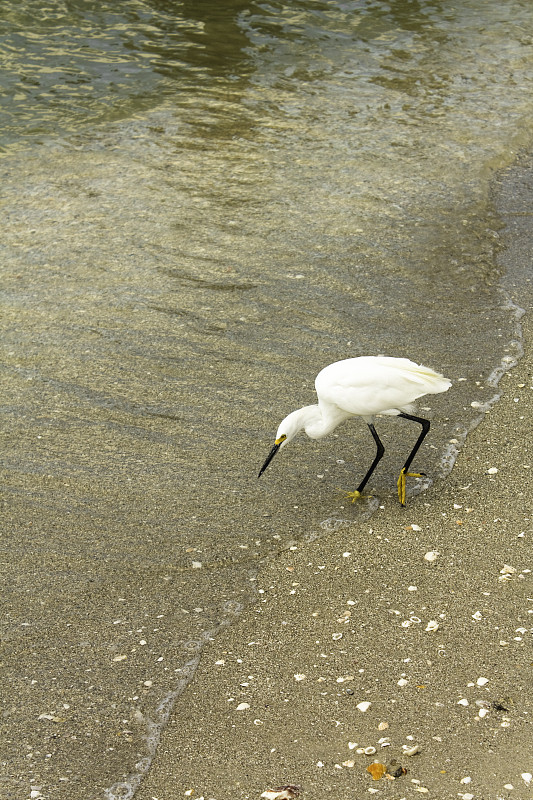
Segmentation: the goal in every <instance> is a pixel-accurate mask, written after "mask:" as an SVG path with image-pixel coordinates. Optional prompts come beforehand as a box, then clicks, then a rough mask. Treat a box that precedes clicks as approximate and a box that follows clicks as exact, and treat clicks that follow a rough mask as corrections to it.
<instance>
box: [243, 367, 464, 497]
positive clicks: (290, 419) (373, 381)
mask: <svg viewBox="0 0 533 800" xmlns="http://www.w3.org/2000/svg"><path fill="white" fill-rule="evenodd" d="M451 385H452V384H451V381H449V380H448V379H447V378H444V377H443V376H442V375H441V374H440V373H438V372H434V370H432V369H430V368H429V367H423V366H421V365H420V364H415V363H414V361H409V359H407V358H387V357H386V356H362V357H360V358H346V359H344V360H343V361H335V362H334V363H333V364H330V365H329V366H327V367H325V368H324V369H323V370H322V371H321V372H319V373H318V375H317V376H316V379H315V388H316V393H317V396H318V404H317V405H312V406H304V407H303V408H299V409H297V410H296V411H293V412H292V413H291V414H289V415H288V416H287V417H285V419H284V420H283V422H282V423H281V424H280V426H279V428H278V432H277V434H276V440H275V442H274V446H273V448H272V450H271V451H270V453H269V454H268V457H267V459H266V461H265V463H264V464H263V466H262V467H261V469H260V471H259V475H258V477H261V475H262V474H263V472H264V471H265V469H266V468H267V467H268V465H269V464H270V462H271V461H272V459H273V458H274V456H275V455H276V453H277V452H278V450H280V449H281V448H282V447H285V445H286V444H287V443H288V442H290V441H291V439H294V437H295V436H296V434H297V433H298V432H299V431H301V430H304V431H305V432H306V434H307V435H308V436H309V437H310V438H311V439H322V438H323V437H324V436H327V434H328V433H331V432H332V431H333V430H335V428H336V427H337V426H338V425H340V423H341V422H344V421H345V420H347V419H349V418H350V417H362V418H363V419H364V421H365V422H366V424H367V425H368V427H369V428H370V433H371V434H372V436H373V437H374V441H375V443H376V447H377V452H376V457H375V458H374V461H373V462H372V464H371V465H370V468H369V470H368V472H367V473H366V475H365V477H364V478H363V480H362V481H361V483H360V484H359V486H358V487H357V489H356V490H355V491H354V492H348V493H347V495H346V496H347V497H348V498H350V499H351V500H352V502H355V501H356V500H357V499H358V498H359V497H361V492H362V491H363V489H364V487H365V486H366V484H367V482H368V480H369V478H370V476H371V475H372V473H373V472H374V470H375V469H376V467H377V465H378V463H379V461H380V460H381V458H382V457H383V453H384V452H385V448H384V447H383V444H382V442H381V439H380V438H379V436H378V434H377V432H376V429H375V427H374V416H375V415H376V414H385V415H390V416H397V417H403V418H404V419H409V420H412V421H413V422H418V423H419V424H420V425H421V426H422V432H421V434H420V436H419V437H418V439H417V441H416V442H415V446H414V447H413V449H412V450H411V452H410V454H409V457H408V459H407V461H406V462H405V464H404V465H403V467H402V469H401V472H400V476H399V478H398V497H399V499H400V503H401V504H402V505H403V506H404V505H405V478H406V476H410V477H413V478H419V477H421V473H411V472H409V471H408V470H409V467H410V466H411V462H412V460H413V458H414V457H415V455H416V453H417V451H418V448H419V447H420V445H421V444H422V442H423V441H424V438H425V437H426V435H427V433H428V431H429V420H427V419H423V418H422V417H416V416H414V415H413V414H412V413H411V412H412V411H413V410H414V408H413V405H412V403H413V402H414V401H415V400H417V399H418V398H419V397H423V396H424V395H425V394H439V393H440V392H446V391H447V390H448V389H449V388H450V386H451Z"/></svg>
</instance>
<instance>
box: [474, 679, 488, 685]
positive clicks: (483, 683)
mask: <svg viewBox="0 0 533 800" xmlns="http://www.w3.org/2000/svg"><path fill="white" fill-rule="evenodd" d="M488 682H489V679H488V678H478V679H477V681H476V683H477V685H478V686H485V684H487V683H488Z"/></svg>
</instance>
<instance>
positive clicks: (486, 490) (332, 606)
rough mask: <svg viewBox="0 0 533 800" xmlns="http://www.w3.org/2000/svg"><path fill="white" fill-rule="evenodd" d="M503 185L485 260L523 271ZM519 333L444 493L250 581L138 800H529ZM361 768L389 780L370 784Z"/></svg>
mask: <svg viewBox="0 0 533 800" xmlns="http://www.w3.org/2000/svg"><path fill="white" fill-rule="evenodd" d="M512 170H515V172H514V177H512V178H511V190H512V189H513V188H514V191H511V192H509V191H507V192H506V190H505V186H504V187H503V188H502V187H501V186H500V188H499V190H498V193H499V197H500V199H501V200H502V202H503V203H504V207H503V208H499V209H498V210H499V212H500V213H501V214H502V218H504V219H505V221H506V223H507V228H506V231H505V239H506V247H505V250H503V251H501V253H500V254H499V262H500V263H502V264H505V262H506V259H514V261H513V263H515V262H516V261H517V260H520V259H522V260H523V269H524V270H527V269H528V267H529V264H530V260H529V258H530V254H531V238H532V237H531V216H530V214H528V213H524V211H523V205H524V204H525V203H526V204H527V203H529V204H531V198H530V197H529V196H528V193H527V190H528V181H530V180H531V174H532V173H531V170H530V169H529V170H528V168H527V167H521V166H520V163H519V164H518V166H517V167H513V168H511V170H509V171H507V173H510V172H512ZM517 176H518V180H517ZM522 178H524V180H523V181H522V183H520V181H521V180H522ZM508 182H509V181H508ZM503 183H505V173H504V180H503ZM507 188H509V187H507ZM511 200H512V202H511ZM518 201H520V202H518ZM521 204H522V205H521ZM518 205H520V209H518ZM526 282H527V279H526ZM505 288H506V290H507V291H508V292H509V295H510V297H511V299H512V300H513V302H516V303H517V304H519V305H524V306H526V310H529V309H530V308H531V303H530V302H529V303H525V302H522V303H520V298H518V297H516V296H513V287H512V285H510V284H506V286H505ZM521 324H522V327H523V345H524V356H523V357H522V358H521V359H520V361H519V363H518V365H517V366H515V367H513V368H512V369H511V370H510V371H509V372H507V373H506V374H505V375H504V376H503V377H502V379H501V381H500V383H499V386H498V391H499V392H500V393H501V398H500V400H499V401H498V403H497V404H496V405H495V406H494V407H493V409H491V411H489V412H487V413H486V415H485V419H484V420H483V421H482V422H481V424H480V425H479V426H478V427H477V428H476V429H475V430H474V431H473V432H471V433H470V434H469V435H468V438H467V441H466V443H465V444H464V445H463V447H462V449H461V451H460V453H459V455H458V458H457V460H456V463H455V465H454V467H453V469H452V472H451V473H450V474H449V475H448V476H447V477H446V479H445V480H443V481H436V482H435V484H434V485H433V486H432V487H431V488H430V489H428V490H427V491H426V492H425V493H424V494H421V495H419V496H417V497H411V498H410V499H409V500H408V505H407V508H406V509H405V510H404V509H401V508H400V507H399V506H398V505H397V504H396V503H394V502H392V501H389V499H387V500H386V501H385V503H384V504H383V505H382V506H380V509H379V510H378V511H377V512H376V513H375V514H374V515H373V516H372V518H371V519H370V520H369V521H368V523H366V522H363V523H355V522H354V524H353V525H346V526H342V527H341V528H339V529H337V530H336V531H335V532H332V533H330V534H328V535H327V536H323V537H322V538H320V539H318V540H315V541H313V542H312V543H305V542H302V543H299V544H298V546H295V547H293V548H291V549H290V550H288V551H286V552H284V553H282V554H280V555H279V556H278V557H277V558H275V559H273V560H272V561H271V562H269V563H268V564H267V565H266V566H265V567H264V568H263V569H262V570H261V571H260V573H259V576H258V580H257V585H258V587H259V594H258V598H257V600H256V601H255V602H253V603H252V604H251V605H250V606H249V607H247V608H246V609H245V610H244V612H243V614H242V617H241V619H240V620H239V621H238V622H237V623H236V624H235V625H233V626H232V627H231V628H229V629H228V630H227V631H224V632H223V633H221V634H220V635H219V636H218V637H217V638H216V639H215V641H214V642H213V643H212V644H211V645H210V646H209V647H208V648H207V649H206V651H205V652H204V655H203V658H202V662H201V664H200V666H199V668H198V670H197V673H196V675H195V678H194V679H193V681H192V682H191V684H190V685H189V686H188V688H187V689H186V690H185V692H184V693H183V695H181V697H180V698H178V700H177V701H176V704H175V706H174V710H173V712H172V715H171V719H170V721H169V724H168V726H167V728H166V730H165V732H164V733H163V735H162V739H161V742H160V745H159V748H158V752H157V754H156V756H155V758H154V761H153V763H152V767H151V769H150V772H149V774H148V775H147V776H146V778H145V779H144V781H143V782H142V783H141V786H140V788H139V790H138V791H137V792H136V794H135V798H136V800H173V799H174V798H182V797H183V798H186V797H191V798H205V800H207V799H208V798H209V799H211V800H241V799H242V800H244V798H246V799H247V798H256V797H259V796H260V795H261V793H262V792H264V791H266V790H269V789H273V788H275V787H278V786H283V785H285V784H294V785H298V786H300V787H301V797H302V798H304V800H324V798H325V797H332V798H333V797H335V799H336V800H354V798H356V797H363V796H364V797H366V796H375V797H377V798H379V797H387V798H392V800H401V798H407V797H415V796H419V795H425V796H427V797H428V798H436V800H446V799H447V798H457V797H458V798H462V800H495V799H496V798H515V799H516V800H528V798H531V797H533V782H529V780H528V775H530V774H531V773H533V759H532V757H531V749H532V748H531V744H532V738H533V737H532V734H531V715H532V713H533V708H532V696H531V695H532V692H531V688H530V683H528V670H529V669H530V662H531V651H530V650H528V648H529V647H530V642H528V637H529V638H530V636H531V630H532V625H533V601H531V599H530V598H531V597H533V586H532V581H531V575H532V573H531V571H530V567H531V563H530V561H531V559H530V544H531V538H532V536H533V531H532V526H531V513H530V505H531V501H530V498H531V496H532V494H533V492H532V489H533V464H530V463H529V461H528V458H530V456H529V455H528V448H527V442H528V436H529V430H530V423H529V422H528V421H529V420H530V419H531V417H532V411H533V387H532V376H533V347H532V336H533V329H532V324H531V318H530V316H528V315H527V314H526V315H525V316H524V317H523V318H522V320H521ZM528 652H529V657H528ZM367 704H369V705H368V706H367ZM369 748H370V749H369ZM373 749H375V752H372V750H373ZM361 750H367V753H364V752H361ZM410 751H416V752H413V754H412V755H409V752H410ZM373 761H378V762H380V763H383V764H384V765H385V767H386V768H387V771H388V774H389V776H392V775H394V774H396V772H397V771H398V769H405V770H407V772H406V774H401V775H400V776H399V777H397V778H394V779H393V778H387V776H386V775H385V776H383V777H382V778H381V779H379V780H373V778H372V776H371V775H370V773H369V772H368V771H367V768H368V766H369V765H370V764H371V763H372V762H373ZM524 776H525V777H524ZM511 787H512V788H511Z"/></svg>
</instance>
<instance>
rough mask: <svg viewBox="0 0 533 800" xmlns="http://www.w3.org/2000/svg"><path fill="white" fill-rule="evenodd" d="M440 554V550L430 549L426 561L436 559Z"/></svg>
mask: <svg viewBox="0 0 533 800" xmlns="http://www.w3.org/2000/svg"><path fill="white" fill-rule="evenodd" d="M439 556H440V553H439V551H438V550H428V552H427V553H426V554H425V556H424V558H425V559H426V561H436V560H437V558H438V557H439Z"/></svg>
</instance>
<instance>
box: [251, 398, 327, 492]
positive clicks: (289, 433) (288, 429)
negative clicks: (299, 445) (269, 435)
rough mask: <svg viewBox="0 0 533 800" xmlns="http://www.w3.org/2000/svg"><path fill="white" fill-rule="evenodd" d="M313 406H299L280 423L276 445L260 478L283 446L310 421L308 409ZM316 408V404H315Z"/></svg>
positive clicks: (260, 471)
mask: <svg viewBox="0 0 533 800" xmlns="http://www.w3.org/2000/svg"><path fill="white" fill-rule="evenodd" d="M308 408H313V406H306V407H305V408H298V409H297V410H296V411H293V412H292V413H291V414H289V415H288V416H287V417H285V419H284V420H282V422H281V423H280V425H279V428H278V432H277V433H276V439H275V442H274V446H273V447H272V450H271V451H270V453H269V454H268V456H267V459H266V461H265V463H264V464H263V466H262V467H261V469H260V470H259V475H258V476H257V477H258V478H260V477H261V475H262V474H263V472H264V471H265V470H266V468H267V467H268V465H269V464H270V462H271V461H272V459H273V458H274V456H275V455H276V453H277V452H278V450H281V448H282V447H285V445H286V444H288V442H290V441H291V439H294V437H295V436H296V434H297V433H299V431H301V430H303V429H304V428H305V426H306V424H307V421H308V413H306V412H307V409H308ZM315 408H316V406H315Z"/></svg>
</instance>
